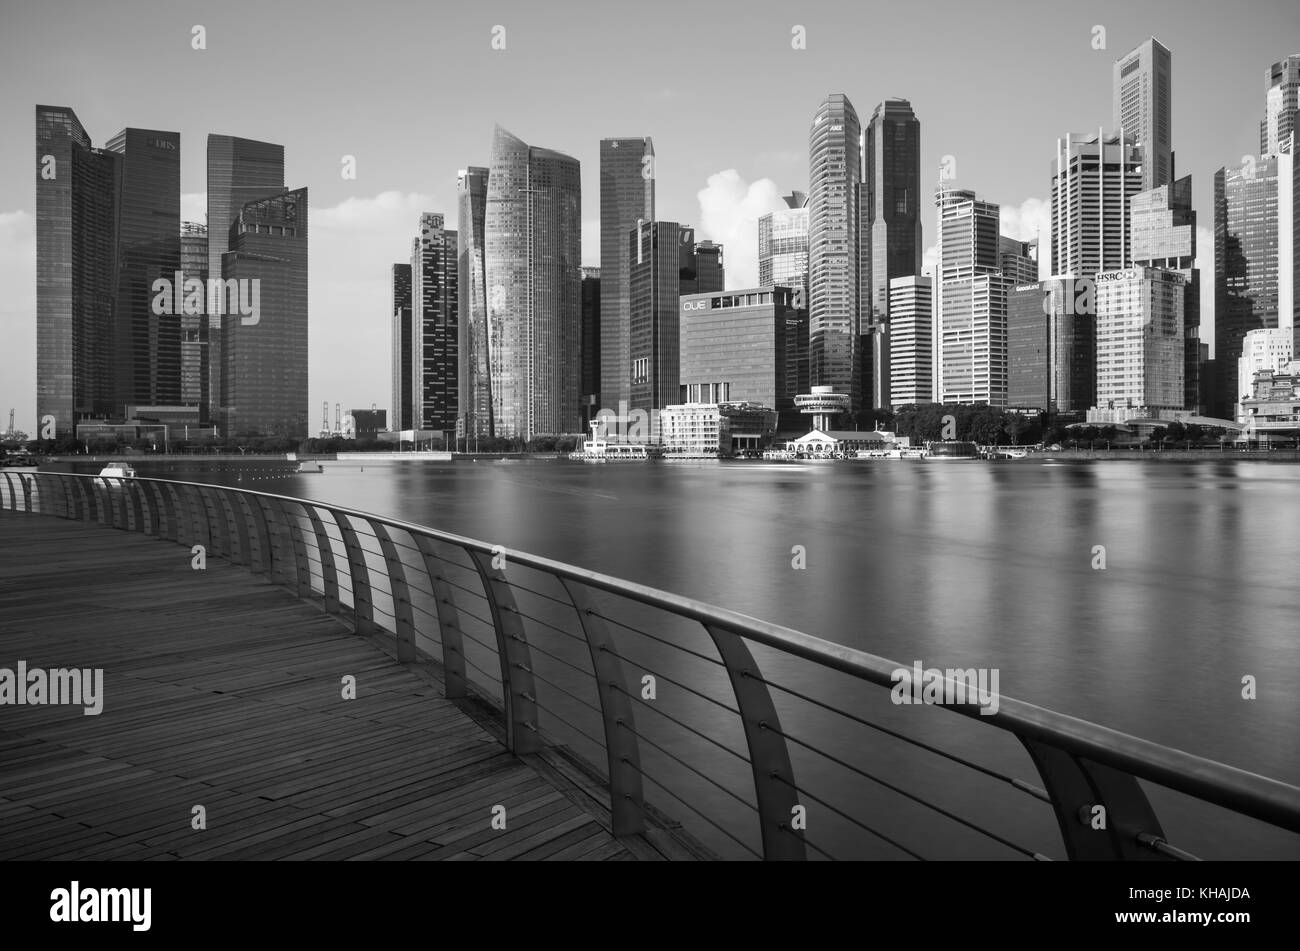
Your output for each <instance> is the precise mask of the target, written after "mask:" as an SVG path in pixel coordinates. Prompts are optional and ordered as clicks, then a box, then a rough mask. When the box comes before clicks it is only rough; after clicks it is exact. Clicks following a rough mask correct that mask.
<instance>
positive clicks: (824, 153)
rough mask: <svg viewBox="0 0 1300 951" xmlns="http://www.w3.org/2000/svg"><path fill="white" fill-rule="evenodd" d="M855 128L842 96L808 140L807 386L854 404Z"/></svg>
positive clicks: (857, 388)
mask: <svg viewBox="0 0 1300 951" xmlns="http://www.w3.org/2000/svg"><path fill="white" fill-rule="evenodd" d="M860 139H861V128H860V125H859V122H858V114H857V112H856V111H855V110H854V108H853V103H851V102H850V101H849V99H848V97H847V96H845V95H844V94H843V93H833V94H831V95H830V96H828V97H827V98H826V100H825V101H824V102H822V104H821V105H820V106H818V108H817V112H816V114H815V115H814V116H813V122H812V129H811V131H810V132H809V135H808V160H809V161H808V165H809V171H808V180H809V183H810V184H809V189H808V298H809V300H808V303H809V307H808V338H809V340H808V360H809V372H810V375H811V379H812V383H813V385H814V386H818V385H821V386H833V387H834V388H835V391H836V392H837V393H843V394H847V395H848V396H849V402H850V409H851V410H852V411H856V410H857V409H858V408H859V406H861V403H862V393H861V366H860V365H859V349H860V343H859V340H858V335H859V333H860V328H859V319H858V290H859V288H858V275H859V262H858V228H859V220H858V214H857V208H856V205H857V186H858V183H859V180H860V176H861V156H860V151H861V141H860Z"/></svg>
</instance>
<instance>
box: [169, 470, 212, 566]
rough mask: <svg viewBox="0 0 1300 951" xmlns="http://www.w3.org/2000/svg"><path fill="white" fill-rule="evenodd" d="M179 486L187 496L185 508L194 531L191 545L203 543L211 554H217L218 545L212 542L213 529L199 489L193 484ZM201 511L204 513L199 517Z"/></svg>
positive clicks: (190, 540)
mask: <svg viewBox="0 0 1300 951" xmlns="http://www.w3.org/2000/svg"><path fill="white" fill-rule="evenodd" d="M177 488H178V490H179V491H180V493H181V495H183V496H184V497H185V508H186V510H187V512H188V514H189V519H190V530H191V532H192V534H191V536H190V539H189V544H190V546H191V547H193V546H194V545H202V546H203V547H204V549H205V550H206V551H207V552H208V553H209V554H216V547H215V546H214V545H213V544H212V530H211V526H210V525H209V524H208V519H207V509H206V508H205V507H204V505H203V499H202V498H201V497H200V496H199V491H198V489H196V488H195V487H194V486H192V485H180V486H177ZM200 513H202V514H203V517H202V518H200V517H199V514H200Z"/></svg>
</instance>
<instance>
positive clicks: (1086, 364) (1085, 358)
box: [1007, 276, 1097, 419]
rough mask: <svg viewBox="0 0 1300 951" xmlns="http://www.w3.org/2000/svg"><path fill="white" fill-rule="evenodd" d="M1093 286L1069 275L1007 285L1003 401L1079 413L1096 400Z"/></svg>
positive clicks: (1057, 413)
mask: <svg viewBox="0 0 1300 951" xmlns="http://www.w3.org/2000/svg"><path fill="white" fill-rule="evenodd" d="M1094 298H1095V294H1094V290H1093V287H1092V285H1091V284H1089V283H1088V282H1086V281H1076V280H1075V279H1074V278H1072V277H1069V276H1064V277H1051V278H1048V279H1047V280H1044V281H1035V282H1034V283H1032V284H1027V285H1020V286H1017V287H1015V288H1013V289H1012V291H1011V294H1010V295H1009V298H1008V304H1007V354H1008V381H1007V390H1008V392H1007V402H1008V404H1009V405H1010V406H1012V407H1016V408H1023V409H1036V410H1040V411H1043V412H1046V413H1047V414H1049V416H1051V417H1052V418H1059V417H1062V416H1064V417H1075V416H1077V417H1078V418H1079V419H1082V418H1083V414H1084V413H1085V412H1086V411H1087V410H1088V409H1089V408H1090V407H1091V406H1092V405H1093V404H1094V402H1095V393H1096V389H1095V385H1096V372H1097V367H1096V313H1095V303H1094Z"/></svg>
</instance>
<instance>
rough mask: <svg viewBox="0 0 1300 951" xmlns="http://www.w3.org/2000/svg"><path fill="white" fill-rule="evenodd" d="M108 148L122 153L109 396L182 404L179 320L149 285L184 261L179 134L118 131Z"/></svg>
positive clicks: (170, 277) (169, 278)
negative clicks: (113, 373)
mask: <svg viewBox="0 0 1300 951" xmlns="http://www.w3.org/2000/svg"><path fill="white" fill-rule="evenodd" d="M106 148H107V150H108V151H110V152H114V153H116V154H117V155H118V156H119V157H120V161H119V165H118V169H119V172H118V175H119V187H120V191H119V194H120V197H121V203H120V205H119V210H118V216H117V218H118V230H117V242H116V243H117V299H116V300H115V301H114V317H113V325H114V327H113V332H114V339H115V351H116V357H115V361H114V366H115V370H116V380H117V382H116V386H115V390H116V397H115V400H114V402H115V403H116V404H117V405H120V406H122V407H123V409H125V407H126V406H127V405H143V406H172V407H174V406H179V405H180V404H181V328H180V322H179V321H178V320H177V319H176V317H175V315H174V314H170V313H158V312H157V311H158V308H155V307H154V299H155V296H156V291H155V286H154V285H155V282H156V281H159V280H164V281H166V285H167V286H168V287H171V285H172V283H173V282H174V280H175V278H176V272H177V271H179V270H180V267H181V237H180V235H181V137H180V133H178V132H161V131H158V130H155V129H130V128H128V129H123V130H122V131H121V132H119V133H118V134H117V135H115V136H113V137H112V138H111V139H109V140H108V143H107V145H106Z"/></svg>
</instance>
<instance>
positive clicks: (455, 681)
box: [414, 535, 469, 700]
mask: <svg viewBox="0 0 1300 951" xmlns="http://www.w3.org/2000/svg"><path fill="white" fill-rule="evenodd" d="M414 537H415V547H416V548H418V549H419V550H420V556H421V557H422V558H423V559H424V570H425V573H426V574H427V575H428V576H429V586H430V587H431V588H432V589H433V601H434V608H435V610H436V611H437V612H438V638H439V640H441V641H442V669H443V687H444V690H445V692H446V696H447V699H448V700H454V699H456V698H458V697H466V696H468V695H469V681H468V679H466V676H465V640H464V638H463V637H462V636H461V633H460V612H459V611H458V610H456V599H455V598H454V597H453V594H452V590H451V585H449V584H448V583H447V578H446V576H444V575H443V573H442V567H441V561H442V559H441V558H439V557H438V553H437V552H436V551H435V550H434V547H433V539H432V538H429V537H428V536H427V535H416V536H414Z"/></svg>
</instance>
